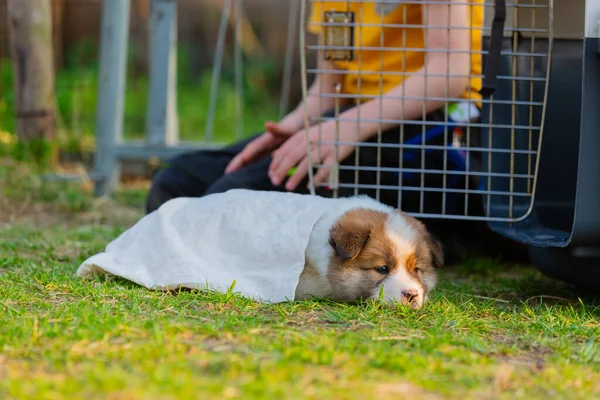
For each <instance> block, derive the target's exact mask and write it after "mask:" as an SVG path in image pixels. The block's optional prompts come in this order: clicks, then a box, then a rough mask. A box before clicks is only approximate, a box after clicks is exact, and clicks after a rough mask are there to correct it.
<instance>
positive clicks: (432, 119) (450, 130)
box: [300, 0, 600, 287]
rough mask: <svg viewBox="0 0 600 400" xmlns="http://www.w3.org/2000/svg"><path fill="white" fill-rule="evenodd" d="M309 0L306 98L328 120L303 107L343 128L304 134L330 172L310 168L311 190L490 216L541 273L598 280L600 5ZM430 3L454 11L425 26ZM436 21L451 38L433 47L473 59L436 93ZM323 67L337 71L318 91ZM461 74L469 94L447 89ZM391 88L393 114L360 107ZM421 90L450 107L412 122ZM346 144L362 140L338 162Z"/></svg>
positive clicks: (420, 212) (449, 74)
mask: <svg viewBox="0 0 600 400" xmlns="http://www.w3.org/2000/svg"><path fill="white" fill-rule="evenodd" d="M303 3H304V4H303V5H302V8H301V14H302V18H305V19H303V20H305V21H307V22H306V24H307V29H305V33H304V34H303V35H301V41H302V43H301V46H300V48H301V51H302V56H303V57H302V60H303V66H302V67H303V72H304V74H303V75H304V76H305V81H304V82H303V89H304V96H305V100H309V99H310V98H311V97H318V98H317V99H316V101H318V102H319V109H324V108H327V106H329V108H330V112H329V113H326V114H324V115H323V116H316V117H311V116H310V115H308V113H307V115H306V120H307V121H306V125H307V127H308V126H310V125H313V124H316V123H319V127H320V126H322V125H325V124H327V123H330V124H331V123H333V124H334V125H330V126H335V130H334V131H335V134H334V135H333V137H332V135H331V134H329V135H326V134H323V133H322V129H321V128H318V135H317V136H318V137H317V138H315V137H310V138H309V137H307V149H308V152H309V154H310V156H309V157H308V160H309V162H310V164H311V167H313V168H327V169H328V170H329V179H328V181H327V182H316V181H315V179H314V175H313V173H312V169H311V168H309V180H310V187H311V191H312V192H313V193H317V192H319V191H321V190H332V191H333V192H334V193H333V194H334V196H336V195H338V196H339V195H346V194H357V193H366V194H369V195H371V196H373V197H375V198H377V199H379V200H382V201H384V202H386V203H391V204H393V205H394V206H397V207H399V208H401V209H403V210H405V211H407V212H408V213H409V214H411V215H414V216H417V217H421V218H433V219H463V220H479V221H486V222H487V224H488V226H489V227H490V228H491V229H492V230H493V231H495V232H497V233H499V234H501V235H503V236H505V237H507V238H510V239H512V240H515V241H517V242H521V243H524V244H525V245H527V246H529V247H530V253H531V256H532V260H533V262H534V263H535V264H536V265H537V266H538V267H539V268H540V269H541V270H542V271H543V272H545V273H547V274H549V275H551V276H554V277H557V278H560V279H563V280H566V281H570V282H574V283H579V284H585V285H588V286H595V287H600V208H599V207H598V205H600V202H599V201H598V200H594V199H595V198H596V197H597V194H598V193H600V191H599V190H600V176H599V175H600V165H598V164H600V158H598V157H597V156H594V153H596V152H598V151H599V150H600V135H597V134H596V135H594V130H598V129H600V121H599V119H600V116H599V114H600V113H598V112H595V110H594V106H595V105H597V104H600V101H599V100H600V99H598V97H599V96H600V60H599V57H600V43H599V41H598V36H599V30H600V2H596V1H590V0H588V1H587V2H586V1H585V0H577V1H569V2H567V1H561V2H558V3H557V4H553V2H552V1H551V0H510V1H505V0H485V1H484V0H464V2H457V1H444V0H441V1H438V0H435V1H433V0H406V1H404V0H395V1H394V0H373V1H358V0H338V1H325V0H308V1H306V2H303ZM429 5H431V6H432V7H433V6H435V7H438V9H439V7H440V6H442V5H446V7H447V8H448V10H454V11H448V12H447V15H448V17H447V20H446V21H441V23H440V21H439V17H438V20H435V21H434V22H429V20H428V15H427V13H428V11H427V10H428V9H429V8H431V7H428V6H429ZM461 10H462V11H461ZM465 10H468V11H467V12H468V14H469V17H468V18H467V20H463V22H465V23H463V24H456V22H455V21H459V20H460V18H459V19H453V17H452V15H453V13H457V12H458V13H460V12H464V11H465ZM466 22H468V25H467V24H466ZM453 24H455V25H453ZM584 29H585V30H584ZM429 30H445V31H446V32H447V38H448V40H447V43H448V45H447V47H446V48H441V47H440V46H439V43H436V45H437V47H435V48H434V49H433V50H431V49H430V50H429V54H432V53H435V52H437V53H443V54H446V55H447V57H448V60H450V59H451V56H452V55H453V54H456V53H461V52H462V53H465V52H466V53H468V55H469V58H470V60H471V69H470V71H469V73H468V75H466V76H465V74H464V72H462V73H461V72H454V71H453V70H452V65H451V63H450V62H447V63H446V68H447V70H446V71H444V72H445V77H444V78H445V81H444V82H446V83H445V86H446V87H445V88H442V89H445V90H441V91H440V90H435V88H433V89H431V86H432V85H429V86H428V85H427V83H426V82H427V80H428V79H430V80H432V81H433V80H435V82H438V85H439V82H441V80H440V79H439V78H440V76H441V74H440V72H439V71H437V70H436V69H435V68H432V69H434V72H430V73H428V70H427V68H428V66H429V65H431V64H430V63H427V62H426V56H424V55H423V50H422V49H423V48H424V47H427V45H426V41H427V40H428V38H429V35H428V31H429ZM461 30H468V31H469V40H470V46H469V48H468V49H460V48H459V49H456V48H455V47H452V46H451V45H450V43H451V42H452V40H453V38H454V37H458V34H457V35H456V36H453V33H452V32H460V31H461ZM310 32H313V33H319V38H320V40H319V41H318V42H316V43H315V44H307V43H308V37H309V35H310ZM311 54H312V55H313V56H314V55H315V54H316V55H317V56H318V58H319V60H322V62H321V63H319V64H318V66H316V67H309V66H308V64H307V63H306V59H307V57H308V56H309V55H311ZM374 54H378V56H377V57H374ZM402 57H404V58H402ZM439 59H440V58H439V56H438V57H437V60H439ZM474 66H475V67H474ZM477 66H479V67H477ZM478 68H479V69H478ZM317 74H331V75H335V76H337V77H341V78H338V79H337V80H335V84H334V85H332V87H325V88H320V90H318V91H309V81H310V80H311V78H312V77H314V76H316V75H317ZM461 74H462V75H461ZM418 76H421V77H424V80H425V84H424V86H425V88H426V89H425V90H423V89H422V91H421V92H420V93H415V92H414V91H413V92H411V93H410V94H408V95H407V94H406V93H405V92H402V94H388V93H386V90H387V88H389V82H396V83H400V82H409V81H410V79H411V77H418ZM453 77H454V78H468V82H469V83H470V92H469V94H468V95H467V96H464V95H461V96H457V95H456V94H452V95H449V93H450V84H449V83H448V82H449V81H450V79H449V78H453ZM436 79H437V80H436ZM374 86H375V87H377V89H376V90H373V87H374ZM402 86H404V85H402ZM406 86H409V84H408V83H407V84H406ZM386 87H387V88H386ZM428 91H431V92H432V93H433V94H428ZM391 93H395V92H391ZM440 93H442V94H441V95H440ZM384 96H385V97H386V98H387V99H395V100H397V104H398V107H397V108H398V112H397V113H396V116H394V117H390V116H389V115H390V114H389V113H388V114H387V115H386V116H385V117H384V112H383V106H381V104H382V103H381V102H379V103H378V104H380V110H379V116H378V117H376V118H373V117H372V116H370V117H367V118H365V117H361V116H360V112H357V111H356V110H359V109H360V107H358V106H359V105H361V104H364V103H365V102H367V101H369V100H375V101H377V100H379V99H381V98H383V97H384ZM394 96H395V97H394ZM425 100H427V101H432V102H436V101H437V102H438V103H440V104H441V105H443V107H442V108H441V109H442V110H443V111H444V112H430V111H428V110H427V109H426V108H425V107H426V106H425V105H423V112H422V114H421V115H420V118H419V117H417V118H403V116H402V113H403V111H401V110H403V109H404V107H405V105H406V103H408V102H411V101H412V102H415V101H420V102H421V103H423V104H425ZM349 108H353V109H355V112H354V113H351V112H348V110H349ZM351 124H354V125H355V126H356V128H355V129H350V131H352V132H354V131H356V132H360V131H361V124H363V125H364V124H371V125H373V124H376V125H377V128H376V129H375V130H376V133H374V134H373V135H372V137H371V139H369V140H367V141H365V140H360V139H359V138H358V137H356V136H355V137H350V136H349V133H348V129H347V128H348V127H349V126H351ZM340 126H341V127H342V128H340ZM390 127H391V128H390ZM344 128H345V129H346V131H345V130H344ZM371 131H373V129H371ZM542 139H543V140H542ZM322 146H333V147H334V148H335V151H334V152H333V153H334V154H335V157H334V159H333V160H331V159H329V160H328V161H327V160H325V159H324V157H322V154H321V152H322V151H321V149H322ZM343 146H353V148H354V150H353V152H352V153H351V155H350V156H349V157H348V158H346V159H339V154H340V152H341V149H342V147H343ZM594 210H596V211H594Z"/></svg>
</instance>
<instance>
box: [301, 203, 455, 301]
mask: <svg viewBox="0 0 600 400" xmlns="http://www.w3.org/2000/svg"><path fill="white" fill-rule="evenodd" d="M339 201H340V207H339V208H336V210H335V211H334V212H329V213H326V214H325V216H323V217H322V218H321V219H320V220H319V221H317V223H316V225H315V227H314V229H313V231H312V233H311V235H310V238H309V242H308V246H307V250H306V263H305V266H304V270H303V272H302V274H301V276H300V280H299V283H298V286H297V288H296V295H295V298H296V299H297V300H300V299H308V298H311V297H318V298H329V299H332V300H339V301H348V300H359V299H368V298H374V299H378V298H379V296H380V293H381V290H382V287H383V299H384V300H385V301H387V302H388V303H392V304H393V303H394V302H396V301H397V302H399V303H402V304H405V305H409V306H410V307H411V308H420V307H422V306H423V304H424V303H425V302H426V301H427V297H428V294H429V292H430V291H431V290H432V289H433V288H434V287H435V285H436V282H437V269H438V268H440V267H442V266H443V263H444V256H443V251H442V248H441V245H440V243H439V242H438V241H437V240H435V239H433V237H432V236H431V235H430V233H429V232H428V231H427V229H426V228H425V226H424V225H423V224H422V223H421V222H419V221H417V220H416V219H415V218H413V217H410V216H408V215H407V214H405V213H403V212H401V211H399V210H396V209H393V208H392V207H388V206H386V205H384V204H382V203H380V202H377V201H376V200H374V199H372V198H369V197H367V196H358V197H353V198H346V199H339Z"/></svg>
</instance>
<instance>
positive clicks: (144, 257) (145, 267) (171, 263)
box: [77, 190, 339, 302]
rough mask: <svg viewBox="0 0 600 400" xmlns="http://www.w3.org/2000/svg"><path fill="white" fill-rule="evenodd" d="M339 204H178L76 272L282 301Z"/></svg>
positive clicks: (248, 197)
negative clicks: (322, 221)
mask: <svg viewBox="0 0 600 400" xmlns="http://www.w3.org/2000/svg"><path fill="white" fill-rule="evenodd" d="M336 205H339V203H336V200H331V199H325V198H322V197H318V196H310V195H299V194H293V193H279V192H258V191H249V190H231V191H228V192H226V193H222V194H215V195H210V196H206V197H202V198H179V199H174V200H171V201H169V202H167V203H165V204H164V205H163V206H162V207H160V208H159V209H158V210H156V211H155V212H153V213H151V214H149V215H146V216H145V217H144V218H142V219H141V220H140V221H139V222H138V223H136V224H135V225H134V226H132V227H131V228H130V229H128V230H127V231H125V232H124V233H123V234H122V235H120V236H119V237H118V238H116V239H115V240H114V241H112V242H111V243H109V244H108V246H107V247H106V250H105V251H104V252H103V253H100V254H96V255H94V256H92V257H90V258H89V259H87V260H86V261H85V262H83V264H82V265H81V266H80V267H79V269H78V270H77V276H79V277H82V278H85V277H89V276H92V275H95V274H105V273H108V274H112V275H116V276H119V277H122V278H125V279H128V280H130V281H133V282H135V283H137V284H139V285H142V286H144V287H146V288H148V289H155V290H165V289H177V288H178V287H187V288H193V289H199V290H204V289H210V290H216V291H219V292H227V291H228V290H229V289H230V287H231V285H232V283H234V281H235V287H234V290H233V291H234V292H237V293H240V294H241V295H243V296H246V297H250V298H252V299H255V300H258V301H266V302H283V301H290V300H293V299H294V293H295V290H296V286H297V285H298V280H299V277H300V274H301V273H302V270H303V267H304V260H305V250H306V246H307V244H308V239H309V235H310V233H311V230H312V229H313V226H314V224H315V223H316V222H317V220H318V219H319V218H320V217H321V216H322V215H323V213H324V212H326V211H327V209H329V208H330V207H336Z"/></svg>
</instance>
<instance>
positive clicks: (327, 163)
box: [313, 156, 334, 186]
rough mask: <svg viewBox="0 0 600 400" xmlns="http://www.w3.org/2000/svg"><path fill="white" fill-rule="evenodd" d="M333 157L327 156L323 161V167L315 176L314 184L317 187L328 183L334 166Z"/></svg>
mask: <svg viewBox="0 0 600 400" xmlns="http://www.w3.org/2000/svg"><path fill="white" fill-rule="evenodd" d="M333 161H334V160H333V157H331V156H326V157H325V159H324V160H323V165H322V166H321V167H320V168H319V170H318V171H317V173H316V174H315V175H314V176H313V182H314V184H315V186H316V185H319V184H321V183H326V182H327V180H328V178H329V173H330V172H331V167H332V165H333Z"/></svg>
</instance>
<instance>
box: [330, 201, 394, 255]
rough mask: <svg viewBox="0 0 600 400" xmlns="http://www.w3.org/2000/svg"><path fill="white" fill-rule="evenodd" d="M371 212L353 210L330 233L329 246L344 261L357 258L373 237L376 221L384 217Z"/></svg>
mask: <svg viewBox="0 0 600 400" xmlns="http://www.w3.org/2000/svg"><path fill="white" fill-rule="evenodd" d="M376 214H378V213H376V212H373V211H370V210H362V209H358V210H352V211H349V212H347V213H346V214H344V215H343V216H342V217H341V218H340V219H339V220H338V221H337V222H336V223H335V225H333V227H332V228H331V230H330V232H329V244H330V245H331V247H333V249H334V250H335V252H336V254H337V255H338V256H339V257H340V259H341V260H342V261H348V260H352V259H353V258H356V256H358V255H359V254H360V252H361V250H362V249H363V248H364V247H365V245H366V244H367V242H368V241H369V238H370V236H371V230H372V229H373V227H374V225H375V223H376V220H377V219H381V218H382V217H384V216H383V215H382V216H378V215H376Z"/></svg>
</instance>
